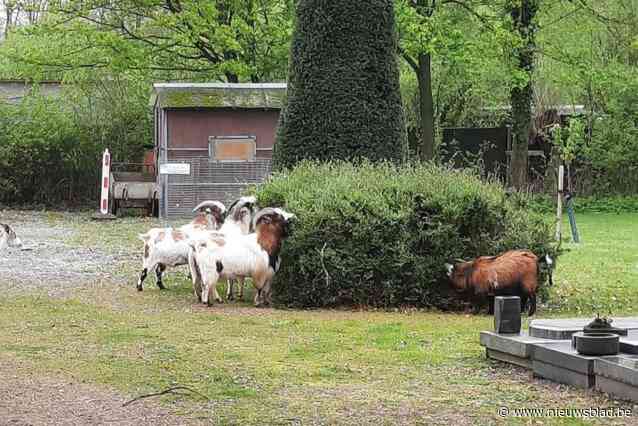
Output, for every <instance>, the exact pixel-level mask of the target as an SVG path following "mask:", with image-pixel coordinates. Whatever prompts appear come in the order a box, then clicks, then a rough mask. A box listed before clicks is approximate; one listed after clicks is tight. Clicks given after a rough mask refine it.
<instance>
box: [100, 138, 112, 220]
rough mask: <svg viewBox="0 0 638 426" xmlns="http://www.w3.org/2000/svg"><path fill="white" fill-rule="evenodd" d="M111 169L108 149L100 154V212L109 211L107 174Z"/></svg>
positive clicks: (105, 212)
mask: <svg viewBox="0 0 638 426" xmlns="http://www.w3.org/2000/svg"><path fill="white" fill-rule="evenodd" d="M110 171H111V154H110V153H109V150H108V149H105V150H104V155H102V194H101V195H100V213H102V214H107V213H108V212H109V184H110V182H109V174H110Z"/></svg>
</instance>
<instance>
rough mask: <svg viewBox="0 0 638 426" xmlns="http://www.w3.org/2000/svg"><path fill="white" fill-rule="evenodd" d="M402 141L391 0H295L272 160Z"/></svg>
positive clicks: (396, 156) (345, 155)
mask: <svg viewBox="0 0 638 426" xmlns="http://www.w3.org/2000/svg"><path fill="white" fill-rule="evenodd" d="M405 149H406V136H405V126H404V118H403V106H402V103H401V94H400V90H399V71H398V66H397V44H396V34H395V26H394V12H393V2H392V1H391V0H361V1H333V0H301V1H299V2H298V4H297V19H296V26H295V32H294V34H293V40H292V47H291V60H290V69H289V74H288V93H287V104H286V107H285V108H284V111H283V113H282V116H281V122H280V125H279V130H278V134H277V142H276V144H275V147H274V153H273V161H274V165H275V167H276V168H278V169H282V168H285V167H292V166H294V165H295V164H296V163H297V162H298V161H300V160H301V159H315V160H333V159H339V160H352V159H354V158H368V159H370V160H397V161H398V160H402V159H403V158H404V156H405Z"/></svg>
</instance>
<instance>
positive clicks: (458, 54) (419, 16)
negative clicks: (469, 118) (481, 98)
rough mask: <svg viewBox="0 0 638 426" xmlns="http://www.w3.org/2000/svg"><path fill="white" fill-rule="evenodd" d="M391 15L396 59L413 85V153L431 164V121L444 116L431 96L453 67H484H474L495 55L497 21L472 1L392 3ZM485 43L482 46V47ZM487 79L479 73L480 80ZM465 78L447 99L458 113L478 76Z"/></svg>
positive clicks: (498, 31) (490, 9)
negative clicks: (398, 55) (398, 53)
mask: <svg viewBox="0 0 638 426" xmlns="http://www.w3.org/2000/svg"><path fill="white" fill-rule="evenodd" d="M396 11H397V22H398V27H399V34H400V47H401V55H402V57H403V59H404V60H405V61H406V63H407V64H408V65H409V67H410V69H411V70H412V71H413V72H414V75H415V78H416V82H417V86H416V88H417V91H418V97H417V101H418V104H417V107H416V113H417V115H418V129H419V135H418V136H419V144H418V145H419V147H418V149H417V152H418V156H419V158H420V159H422V160H431V159H433V158H434V154H435V151H434V146H435V133H436V132H435V128H436V125H437V118H441V116H444V115H447V114H448V112H449V111H445V108H444V106H443V105H442V104H441V102H440V100H441V99H440V98H439V99H437V95H438V93H437V92H438V91H439V90H441V91H445V87H443V86H442V84H443V83H446V84H449V82H450V80H451V79H450V78H449V77H450V73H454V74H457V75H458V71H459V65H461V64H463V63H469V62H473V63H474V64H473V65H475V66H479V67H481V66H485V64H479V63H480V62H485V61H486V60H489V58H490V57H493V56H494V53H497V54H498V53H500V50H499V49H498V46H499V45H500V39H501V38H502V36H503V34H504V32H503V31H502V29H501V27H500V23H501V22H500V21H501V19H500V17H499V16H498V14H497V13H495V8H494V7H491V6H486V5H485V4H484V2H479V1H475V0H438V1H437V0H397V1H396ZM477 29H478V30H477ZM487 39H489V41H488V42H487V44H483V43H484V42H485V41H486V40H487ZM490 50H491V51H490ZM471 73H473V74H475V72H474V71H472V72H471ZM437 74H438V75H437ZM489 76H490V74H488V73H484V74H482V76H481V77H488V78H489ZM437 77H438V78H437ZM468 77H470V76H469V75H467V74H466V76H465V77H464V79H463V80H464V81H463V80H459V82H462V83H463V85H464V86H465V87H464V88H459V89H458V92H457V93H456V94H455V95H460V96H456V98H457V99H450V101H452V102H457V101H460V102H459V103H460V104H461V105H458V106H459V111H462V110H463V109H464V108H463V105H462V104H463V101H464V100H466V99H462V98H464V97H465V95H467V94H470V93H471V91H469V90H467V89H468V86H469V85H472V84H474V83H477V82H478V81H479V80H480V78H481V77H479V78H476V75H474V76H472V78H469V79H468ZM450 92H451V91H448V93H450ZM453 96H454V95H453ZM453 114H454V113H453ZM444 118H445V117H444Z"/></svg>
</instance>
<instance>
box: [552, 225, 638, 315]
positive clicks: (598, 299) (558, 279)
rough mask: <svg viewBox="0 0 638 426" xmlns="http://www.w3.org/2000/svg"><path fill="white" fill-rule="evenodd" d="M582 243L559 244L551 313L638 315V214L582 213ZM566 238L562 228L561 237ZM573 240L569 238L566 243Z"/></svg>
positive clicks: (580, 227)
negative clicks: (561, 252)
mask: <svg viewBox="0 0 638 426" xmlns="http://www.w3.org/2000/svg"><path fill="white" fill-rule="evenodd" d="M576 221H577V226H578V230H579V234H580V236H581V240H582V241H581V243H580V244H573V243H565V242H564V243H563V248H565V249H567V250H568V251H567V252H566V253H564V254H563V256H561V257H560V259H559V261H558V265H557V269H556V273H555V284H556V286H555V287H554V288H553V289H552V291H551V295H550V308H551V311H552V312H569V313H576V314H583V315H590V314H591V313H592V312H600V314H601V315H603V314H604V315H608V314H610V313H611V314H612V316H613V315H618V314H622V313H632V312H633V313H634V314H635V313H636V312H638V214H602V213H598V214H595V213H591V214H580V215H577V217H576ZM569 235H570V232H569V224H568V222H567V221H566V220H565V221H564V223H563V236H564V238H568V237H567V236H569ZM566 241H571V236H569V238H568V240H566Z"/></svg>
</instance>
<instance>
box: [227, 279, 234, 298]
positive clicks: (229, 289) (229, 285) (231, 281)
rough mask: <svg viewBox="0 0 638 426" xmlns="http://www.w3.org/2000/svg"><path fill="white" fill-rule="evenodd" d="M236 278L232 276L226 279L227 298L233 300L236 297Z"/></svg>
mask: <svg viewBox="0 0 638 426" xmlns="http://www.w3.org/2000/svg"><path fill="white" fill-rule="evenodd" d="M234 282H235V280H234V279H232V278H227V279H226V299H228V300H233V299H235V291H234V290H233V284H234Z"/></svg>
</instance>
